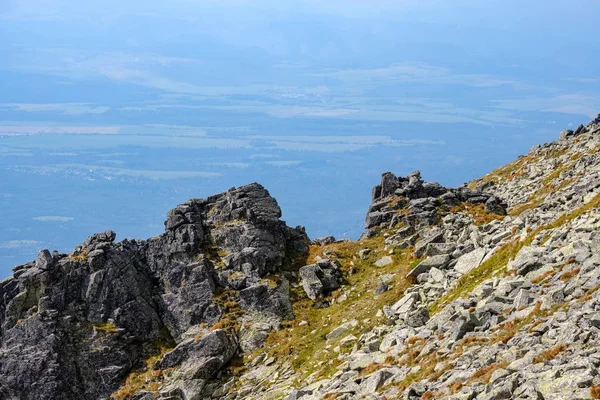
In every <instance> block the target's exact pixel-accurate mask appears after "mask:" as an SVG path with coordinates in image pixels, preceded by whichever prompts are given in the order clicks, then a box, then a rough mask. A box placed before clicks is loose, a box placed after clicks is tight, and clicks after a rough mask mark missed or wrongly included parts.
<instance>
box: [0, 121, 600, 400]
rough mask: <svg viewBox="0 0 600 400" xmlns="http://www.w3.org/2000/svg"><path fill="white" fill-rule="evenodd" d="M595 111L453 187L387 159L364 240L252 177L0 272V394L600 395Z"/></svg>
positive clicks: (599, 131) (292, 399) (292, 397)
mask: <svg viewBox="0 0 600 400" xmlns="http://www.w3.org/2000/svg"><path fill="white" fill-rule="evenodd" d="M599 148H600V118H598V119H596V120H594V121H592V122H590V123H589V124H587V125H585V126H583V125H582V126H580V127H579V128H578V129H577V130H575V131H563V132H561V134H560V136H559V139H558V140H557V141H556V142H553V143H548V144H545V145H542V146H535V147H534V148H532V149H531V151H530V152H529V153H528V154H527V155H525V156H521V157H519V159H517V160H516V161H514V162H513V163H511V164H508V165H506V166H504V167H501V168H499V169H497V170H495V171H493V172H491V173H490V174H488V175H486V176H484V177H482V178H480V179H478V180H476V181H473V182H470V183H468V184H465V185H463V186H461V187H459V188H445V187H442V186H441V185H439V184H437V183H431V182H424V181H423V180H422V179H421V176H420V174H419V173H418V172H415V173H413V174H411V175H409V176H408V177H397V176H395V175H394V174H392V173H385V174H383V176H382V180H381V183H380V184H378V185H377V186H375V188H374V189H373V194H372V204H371V206H370V207H369V210H368V212H367V217H366V224H365V227H366V231H365V233H364V234H363V236H362V237H361V239H360V240H359V241H356V242H351V241H346V240H342V241H336V240H335V239H334V238H332V237H327V238H321V239H316V240H314V241H313V242H312V244H311V245H310V246H309V241H308V238H307V236H306V234H305V233H304V230H303V229H302V228H300V227H298V228H295V229H292V228H289V227H287V226H286V225H285V223H284V222H282V221H280V220H279V218H280V216H281V211H280V209H279V207H278V206H277V203H276V201H275V200H274V199H273V198H272V197H271V196H270V195H269V194H268V192H267V191H266V190H265V189H264V188H262V186H260V185H258V184H252V185H247V186H244V187H240V188H237V189H231V190H229V191H227V192H226V193H222V194H219V195H215V196H211V197H209V198H207V199H193V200H190V201H189V202H187V203H184V204H182V205H180V206H178V207H177V208H175V209H174V210H172V211H170V212H169V214H168V216H167V221H166V222H165V228H166V229H165V233H164V234H162V235H160V236H158V237H155V238H151V239H148V240H146V241H135V240H125V241H122V242H119V243H115V242H114V240H115V234H114V233H113V232H105V233H100V234H96V235H94V236H92V237H90V238H88V239H87V240H86V241H85V242H84V243H83V244H82V245H80V246H78V247H77V248H76V249H75V251H74V252H73V253H71V254H68V255H67V254H57V253H54V254H51V253H50V252H48V251H42V252H40V254H39V256H38V258H37V259H36V261H35V262H31V263H28V264H26V265H23V266H19V267H16V268H15V269H14V275H13V277H10V278H8V279H6V280H4V281H2V282H0V326H1V328H0V377H1V378H2V379H0V398H3V399H4V398H6V399H100V398H115V399H127V398H131V399H138V400H142V399H144V400H149V399H163V400H167V399H169V400H183V399H186V400H188V399H211V398H212V399H230V400H234V399H255V400H258V399H289V400H317V399H319V400H320V399H327V400H333V399H337V400H342V399H344V400H350V399H373V400H374V399H378V400H383V399H410V400H413V399H424V400H428V399H457V400H458V399H465V400H467V399H486V400H499V399H537V400H540V399H544V400H549V399H593V398H600V375H599V374H598V368H599V367H600V348H599V347H598V344H599V343H600V342H599V340H600V291H598V289H600V269H599V267H600V258H599V257H598V254H597V253H598V250H600V210H599V209H598V206H599V205H600V179H599V178H600V156H599V155H598V149H599Z"/></svg>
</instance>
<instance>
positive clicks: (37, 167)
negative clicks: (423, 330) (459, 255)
mask: <svg viewBox="0 0 600 400" xmlns="http://www.w3.org/2000/svg"><path fill="white" fill-rule="evenodd" d="M599 11H600V4H599V3H598V2H596V1H592V0H571V1H563V0H556V1H551V2H548V1H539V0H529V1H517V0H506V1H499V0H489V1H485V2H482V1H479V0H468V1H467V0H455V1H441V0H400V1H398V0H396V1H383V0H374V1H370V2H365V1H352V0H346V1H341V0H328V1H326V2H324V1H316V0H296V1H264V0H255V1H241V0H238V1H230V0H221V1H212V0H202V1H201V0H197V1H191V0H173V1H168V2H164V1H156V0H149V1H139V0H132V1H127V2H117V1H115V0H107V1H102V2H99V1H91V2H81V1H75V0H56V1H43V0H29V1H26V2H23V1H17V0H8V1H7V0H0V82H1V86H0V277H3V276H8V275H9V274H10V270H11V268H12V267H13V266H15V265H17V264H19V263H22V262H25V261H27V260H30V259H32V258H34V257H35V255H36V253H37V252H38V251H39V250H40V249H42V248H49V249H51V250H52V249H55V248H56V249H58V250H60V251H63V252H67V251H70V250H71V249H72V248H73V247H74V246H75V245H76V244H77V243H81V242H82V241H83V240H84V239H85V237H86V236H88V235H90V234H92V233H94V232H98V231H103V230H107V229H113V230H115V231H116V232H117V235H118V239H123V238H126V237H128V238H147V237H150V236H153V235H157V234H159V233H161V232H162V231H163V225H162V222H163V221H164V218H165V214H166V212H167V211H168V210H169V209H170V208H173V207H174V206H175V205H177V204H179V203H181V202H183V201H185V200H187V199H188V198H191V197H205V196H207V195H210V194H212V193H216V192H220V191H223V190H226V189H228V188H229V187H232V186H237V185H242V184H245V183H249V182H253V181H258V182H260V183H262V184H263V185H264V186H265V187H267V188H268V189H269V191H270V192H271V194H272V195H274V196H275V197H276V198H277V199H278V201H279V203H280V205H281V207H282V210H283V219H285V220H286V221H287V222H288V223H289V224H291V225H297V224H301V225H305V226H306V228H307V231H308V233H309V235H310V236H311V237H318V236H322V235H326V234H333V235H336V236H338V237H352V238H356V237H358V236H359V235H360V233H361V231H362V224H363V219H364V215H365V212H366V208H367V206H368V204H369V202H370V191H371V187H372V186H373V185H374V184H376V183H377V182H378V180H379V177H380V174H381V173H382V172H384V171H388V170H389V171H393V172H395V173H397V174H408V173H410V172H412V171H413V170H415V169H419V170H421V171H422V174H423V176H424V178H425V179H426V180H435V181H439V182H441V183H443V184H445V185H452V186H455V185H459V184H461V183H463V182H465V181H468V180H470V179H473V178H475V177H478V176H481V175H483V174H485V173H487V172H489V171H490V170H491V169H493V168H495V167H497V166H500V165H503V164H505V163H506V162H509V161H511V160H512V159H514V158H516V157H517V156H518V155H519V154H523V153H525V152H527V150H528V149H529V148H530V147H531V146H532V145H534V144H536V143H541V142H546V141H551V140H554V138H555V137H556V136H557V135H558V133H559V131H560V130H561V129H564V128H568V127H576V126H577V125H578V124H580V123H585V122H587V121H588V120H589V119H591V118H593V117H595V116H596V114H597V113H598V112H599V111H600V94H599V92H598V89H599V87H600V76H598V71H599V70H600V68H599V67H600V51H599V50H600V42H598V40H597V39H598V37H600V28H599V27H598V24H597V23H596V21H595V19H596V17H595V16H596V15H597V14H598V12H599Z"/></svg>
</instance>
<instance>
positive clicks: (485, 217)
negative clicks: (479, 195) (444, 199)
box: [450, 202, 505, 226]
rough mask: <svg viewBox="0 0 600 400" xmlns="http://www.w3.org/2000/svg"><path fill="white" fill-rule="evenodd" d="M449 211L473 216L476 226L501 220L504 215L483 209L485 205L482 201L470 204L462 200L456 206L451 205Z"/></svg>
mask: <svg viewBox="0 0 600 400" xmlns="http://www.w3.org/2000/svg"><path fill="white" fill-rule="evenodd" d="M450 212H452V213H463V214H467V215H469V216H471V217H472V218H473V221H474V222H475V225H477V226H480V225H485V224H487V223H490V222H492V221H496V220H499V221H501V220H503V219H504V217H505V216H504V215H500V214H495V213H492V212H489V211H487V210H486V209H485V205H483V204H482V203H479V204H472V203H466V202H463V203H460V204H459V205H457V206H454V207H452V208H451V209H450Z"/></svg>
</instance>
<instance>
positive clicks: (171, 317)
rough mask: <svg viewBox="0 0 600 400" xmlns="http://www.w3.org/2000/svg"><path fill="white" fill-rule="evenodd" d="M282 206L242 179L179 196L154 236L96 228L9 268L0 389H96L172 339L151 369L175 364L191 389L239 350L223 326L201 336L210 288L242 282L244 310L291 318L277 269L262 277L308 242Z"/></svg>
mask: <svg viewBox="0 0 600 400" xmlns="http://www.w3.org/2000/svg"><path fill="white" fill-rule="evenodd" d="M280 216H281V210H280V209H279V206H278V205H277V202H276V201H275V199H273V198H272V197H271V196H270V195H269V193H268V192H267V191H266V190H265V189H264V188H263V187H262V186H260V185H258V184H252V185H247V186H243V187H240V188H238V189H231V190H229V191H227V192H225V193H222V194H219V195H215V196H211V197H209V198H207V199H193V200H190V201H188V202H187V203H184V204H182V205H180V206H178V207H177V208H175V209H173V210H171V211H170V212H169V214H168V217H167V221H166V222H165V228H166V230H165V233H163V234H162V235H160V236H157V237H154V238H151V239H148V240H145V241H138V240H124V241H122V242H119V243H115V242H114V240H115V234H114V232H104V233H100V234H96V235H94V236H92V237H90V238H88V239H87V240H86V241H85V242H84V243H83V244H82V245H80V246H78V247H77V249H76V250H75V251H74V252H73V253H72V254H70V255H66V254H56V253H55V254H54V255H51V254H50V253H49V252H48V251H47V250H44V251H42V252H40V254H39V256H38V258H37V259H36V261H35V262H31V263H28V264H25V265H21V266H18V267H16V268H15V269H14V275H13V277H11V278H8V279H6V280H4V281H2V282H0V325H1V330H0V343H1V347H0V376H1V377H2V379H0V397H1V398H6V399H12V398H14V399H96V398H102V397H104V396H108V395H109V394H111V393H112V392H114V391H115V390H117V389H118V388H119V387H120V386H121V385H122V384H123V382H124V380H125V378H126V377H127V376H128V374H129V373H130V372H131V371H132V370H135V369H137V368H140V367H143V361H144V360H145V359H147V358H148V356H150V355H152V354H154V353H156V352H157V351H160V350H159V347H161V346H166V347H173V346H176V347H175V348H174V349H173V350H172V351H170V352H168V353H166V355H165V356H164V357H163V358H162V360H161V361H160V364H159V367H160V368H163V369H167V368H174V367H179V370H181V371H182V372H181V376H180V377H179V378H178V379H179V381H180V383H179V385H178V388H177V389H180V390H179V391H180V392H181V396H182V397H181V398H194V396H196V397H197V396H198V394H195V395H194V394H193V393H196V392H197V393H200V391H201V389H202V385H203V382H204V381H205V380H207V379H209V378H211V377H212V376H214V375H215V374H216V373H218V372H219V370H220V368H221V367H222V366H223V365H224V364H225V363H227V362H228V361H229V360H230V359H231V357H233V356H234V355H235V354H237V348H238V344H237V338H236V337H235V335H231V333H230V332H228V331H224V330H215V331H213V332H211V333H207V334H206V335H205V336H203V334H204V332H205V331H206V329H204V328H201V326H203V325H206V326H211V325H214V324H215V323H217V322H218V321H219V320H221V319H222V318H224V316H225V307H226V306H224V305H223V302H222V301H221V300H220V299H219V293H222V292H223V291H225V290H234V291H240V292H239V307H241V308H242V309H244V310H247V311H248V312H257V313H259V314H266V315H269V316H270V317H274V318H275V319H281V318H291V317H292V310H291V305H290V304H289V288H288V286H287V282H286V280H285V277H283V276H282V277H281V279H280V281H279V282H277V283H271V282H269V285H274V286H275V287H270V286H269V287H267V286H268V285H267V284H266V283H264V282H263V280H262V278H263V276H265V275H266V274H267V273H274V272H278V271H280V270H281V267H282V265H283V263H284V261H286V258H287V262H291V257H295V256H296V255H302V254H304V253H306V251H307V246H308V238H307V236H306V234H305V233H304V230H303V229H302V228H296V229H291V228H289V227H287V226H286V225H285V223H284V222H282V221H280V220H279V217H280ZM234 299H235V296H234ZM194 337H196V339H194ZM198 337H201V339H200V340H197V339H198ZM190 338H191V339H190ZM199 360H201V361H199ZM176 392H177V393H178V390H175V391H174V392H173V393H176ZM173 393H172V394H171V397H172V398H178V397H176V394H173ZM174 396H175V397H174ZM146 397H148V396H141V397H140V396H138V397H137V398H139V399H142V398H146ZM148 398H152V396H150V397H148Z"/></svg>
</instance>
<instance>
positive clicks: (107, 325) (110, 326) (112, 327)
mask: <svg viewBox="0 0 600 400" xmlns="http://www.w3.org/2000/svg"><path fill="white" fill-rule="evenodd" d="M94 330H96V331H97V332H104V333H116V332H119V331H120V329H119V327H118V326H117V325H116V324H114V323H113V322H103V323H100V324H94Z"/></svg>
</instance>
